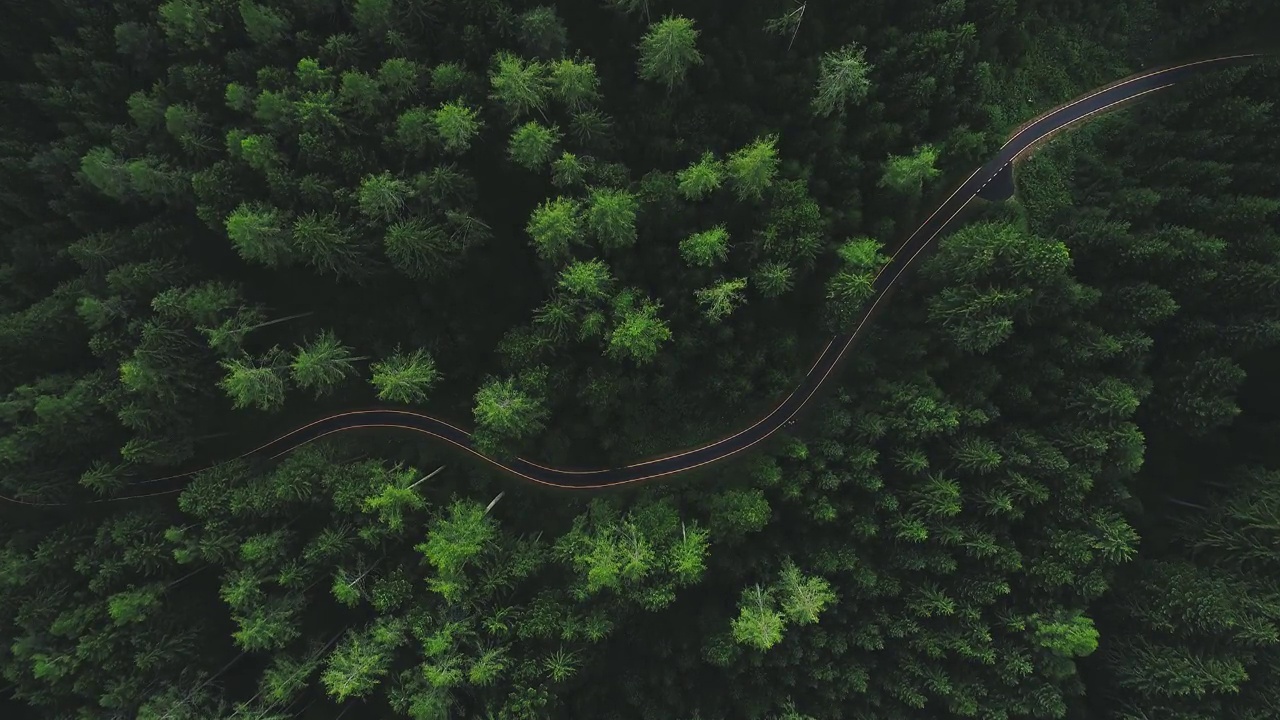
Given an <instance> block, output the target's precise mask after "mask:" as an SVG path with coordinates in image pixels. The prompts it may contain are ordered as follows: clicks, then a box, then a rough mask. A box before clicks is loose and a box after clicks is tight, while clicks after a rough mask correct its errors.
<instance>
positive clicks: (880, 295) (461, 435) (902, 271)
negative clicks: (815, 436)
mask: <svg viewBox="0 0 1280 720" xmlns="http://www.w3.org/2000/svg"><path fill="white" fill-rule="evenodd" d="M1257 57H1260V56H1259V55H1234V56H1229V57H1221V58H1214V59H1210V60H1202V61H1199V62H1194V63H1187V64H1184V65H1178V66H1176V67H1171V68H1167V69H1163V70H1157V71H1153V72H1150V73H1147V74H1145V75H1139V76H1137V77H1133V78H1130V79H1129V80H1126V81H1123V82H1120V83H1117V84H1115V85H1112V86H1110V87H1107V88H1104V89H1102V90H1099V91H1096V92H1094V93H1092V94H1090V95H1087V96H1085V97H1082V98H1079V99H1077V100H1073V101H1072V102H1069V103H1067V104H1065V105H1062V106H1060V107H1058V108H1055V109H1054V110H1052V111H1050V112H1048V113H1046V114H1045V115H1042V116H1041V117H1040V118H1038V119H1037V120H1035V121H1034V122H1032V123H1030V124H1028V125H1026V126H1024V127H1023V128H1022V129H1021V130H1019V131H1018V132H1017V133H1015V134H1014V135H1013V137H1011V138H1010V139H1009V141H1008V142H1006V143H1005V144H1004V146H1003V147H1001V149H1000V151H999V152H998V153H997V154H996V156H995V158H994V159H992V160H991V161H990V162H988V163H987V164H986V165H984V166H982V167H981V168H979V169H978V170H976V171H974V173H973V174H972V175H970V176H969V178H968V179H967V180H965V181H964V183H963V184H961V185H960V187H959V188H957V189H956V191H955V192H953V193H952V194H951V196H950V197H948V198H947V199H946V200H945V201H944V202H943V203H942V205H941V206H939V207H938V209H937V210H935V211H934V212H933V214H932V215H930V216H929V218H928V219H927V220H925V222H924V224H923V225H921V226H920V227H919V228H918V229H917V230H916V231H915V232H914V233H912V234H911V236H910V237H909V238H907V240H906V242H905V243H903V245H902V246H901V247H900V248H899V249H898V250H897V252H895V253H894V254H893V257H892V259H891V260H890V261H889V263H888V264H886V265H885V266H884V268H882V269H881V270H880V273H879V274H878V275H877V276H876V278H875V280H874V282H873V290H874V294H873V295H872V296H871V298H870V299H869V300H868V304H867V308H866V310H864V311H863V313H862V314H861V316H860V317H859V318H858V321H857V323H856V324H855V325H854V326H853V327H852V328H851V329H850V330H849V331H848V332H847V333H842V334H840V335H837V336H836V337H834V338H832V339H831V342H829V343H827V346H826V348H824V349H823V351H822V354H821V355H819V356H818V360H817V362H815V363H814V364H813V367H812V368H810V369H809V372H808V373H807V374H806V375H805V377H804V380H802V381H801V383H800V385H799V387H797V388H796V389H795V390H793V391H792V393H791V394H790V395H788V396H787V398H786V399H785V400H783V401H782V402H781V403H779V404H778V406H777V407H775V408H774V409H773V411H772V412H770V413H769V414H768V415H765V416H764V417H762V418H759V419H758V420H756V421H755V422H754V423H752V424H751V425H749V426H748V427H745V428H743V429H741V430H739V431H738V432H736V433H734V434H733V435H730V436H729V437H726V438H723V439H720V440H717V441H715V442H712V443H709V444H707V445H703V446H701V447H696V448H692V449H689V450H684V451H681V452H677V453H675V454H672V455H667V456H664V457H660V458H657V459H654V460H647V461H644V462H639V463H635V464H633V465H625V466H622V467H615V468H604V469H599V470H567V469H562V468H553V467H547V466H544V465H539V464H537V463H535V462H533V461H530V460H525V459H523V458H517V459H514V460H509V461H502V460H497V459H494V458H491V457H488V456H486V455H483V454H481V453H479V452H477V451H476V450H475V449H474V448H473V447H472V444H471V434H470V433H468V432H467V431H466V430H463V429H462V428H459V427H456V426H454V425H451V424H449V423H447V422H445V421H443V420H439V419H437V418H433V417H431V416H429V415H422V414H420V413H415V412H410V411H406V410H358V411H353V412H345V413H339V414H337V415H331V416H329V417H326V418H323V419H321V420H317V421H315V422H313V423H311V424H309V425H305V426H303V427H301V428H298V429H297V430H294V431H293V432H291V433H289V434H287V435H284V436H282V437H280V438H277V439H275V440H273V441H271V442H270V443H267V444H266V445H263V446H261V447H259V448H256V449H254V450H251V451H250V452H248V453H246V454H245V455H244V456H242V457H245V456H249V455H258V454H265V453H270V456H271V457H273V458H274V457H279V456H280V455H283V454H285V453H287V452H289V451H291V450H293V449H295V448H297V447H299V446H301V445H304V444H306V443H308V442H311V441H313V440H317V439H319V438H322V437H324V436H326V435H331V434H333V433H336V432H341V431H344V430H353V429H356V428H401V429H405V430H413V431H416V432H420V433H423V434H425V435H431V436H433V437H436V438H439V439H441V440H444V441H445V442H448V443H452V444H453V445H456V446H458V447H460V448H462V449H464V450H467V451H469V452H471V453H473V454H475V455H476V456H478V457H480V458H482V459H484V460H485V461H487V462H489V463H492V464H494V465H496V466H498V467H499V468H501V469H503V470H505V471H507V472H509V473H512V474H513V475H516V476H517V477H520V478H523V479H525V480H529V481H531V482H535V483H538V484H541V485H550V486H553V487H560V488H574V489H589V488H606V487H613V486H617V485H625V484H628V483H634V482H638V481H641V480H650V479H654V478H661V477H668V476H671V475H675V474H677V473H683V472H687V471H689V470H693V469H694V468H698V467H702V466H704V465H709V464H711V463H714V462H719V461H721V460H724V459H726V458H729V457H731V456H733V455H737V454H738V453H740V452H742V451H744V450H746V449H748V448H750V447H752V446H753V445H755V444H757V443H759V442H761V441H763V440H764V439H766V438H768V437H769V436H770V435H772V434H773V433H775V432H777V431H778V430H779V429H780V428H782V427H783V426H785V425H786V424H787V422H788V421H790V420H791V419H792V418H793V417H795V415H796V414H797V413H799V412H800V410H801V408H803V407H804V406H805V404H806V403H808V402H809V401H810V400H812V399H813V397H814V396H815V395H817V393H818V391H819V390H820V389H822V386H823V384H824V383H825V382H826V381H827V380H828V379H829V378H830V377H831V374H832V371H833V370H834V369H835V367H836V365H837V364H839V362H840V360H841V358H842V357H844V355H845V353H847V352H848V351H849V348H851V347H852V346H853V344H854V342H855V341H856V340H857V339H858V337H859V335H860V334H861V333H862V331H863V330H864V329H865V328H866V327H867V326H868V325H869V324H870V323H871V321H872V320H874V319H875V318H876V316H877V315H878V313H879V312H880V311H882V310H883V307H884V306H885V305H887V303H884V302H883V301H884V300H885V298H886V295H887V294H888V292H889V290H890V289H891V288H893V287H894V285H895V284H896V283H898V282H899V281H900V280H902V279H903V278H904V277H905V276H906V274H907V270H908V268H909V267H910V266H911V265H912V263H913V262H914V261H915V260H916V258H917V257H919V256H920V255H921V254H922V253H923V252H924V251H925V250H926V249H927V248H929V247H930V246H931V245H932V244H933V243H934V241H935V240H936V239H937V238H938V236H939V235H940V234H941V233H942V231H943V230H945V229H946V228H947V226H948V225H949V224H950V223H951V222H952V221H953V220H955V219H956V217H958V216H959V215H960V212H961V211H962V210H964V209H965V207H966V206H967V205H968V204H969V203H970V202H972V201H973V200H974V198H976V197H977V196H978V193H979V192H980V191H981V190H982V189H983V188H984V187H986V185H987V183H989V182H991V181H992V180H993V179H994V178H995V177H996V176H997V174H998V173H1000V172H1001V171H1002V170H1004V169H1005V167H1006V166H1008V165H1010V164H1011V163H1013V161H1014V160H1016V159H1017V158H1018V157H1019V156H1020V155H1022V154H1023V153H1025V152H1026V151H1027V150H1028V149H1030V148H1031V147H1032V146H1033V145H1034V144H1036V143H1039V142H1041V141H1043V140H1045V139H1047V138H1049V137H1050V136H1052V135H1053V134H1055V133H1058V132H1060V131H1062V130H1063V129H1065V128H1067V127H1069V126H1071V125H1074V124H1076V123H1079V122H1081V121H1083V120H1085V119H1087V118H1089V117H1092V116H1094V115H1096V114H1098V113H1101V112H1104V111H1106V110H1108V109H1110V108H1113V107H1115V106H1117V105H1120V104H1121V103H1125V102H1128V101H1131V100H1136V99H1138V98H1140V97H1143V96H1146V95H1148V94H1150V93H1154V92H1157V91H1159V90H1163V89H1165V88H1168V87H1171V86H1173V85H1176V84H1178V83H1179V82H1182V81H1184V80H1186V79H1188V78H1190V77H1192V76H1194V75H1198V74H1200V73H1203V72H1206V71H1209V70H1218V69H1222V68H1224V67H1229V66H1233V65H1241V64H1244V63H1248V62H1251V61H1252V60H1253V59H1255V58H1257Z"/></svg>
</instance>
